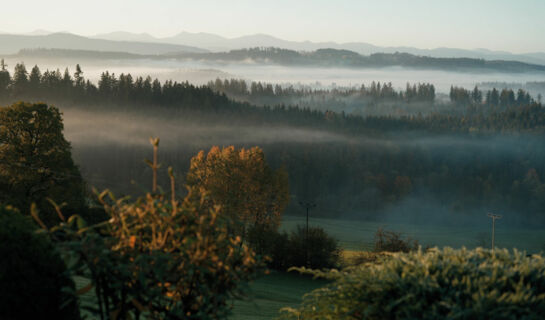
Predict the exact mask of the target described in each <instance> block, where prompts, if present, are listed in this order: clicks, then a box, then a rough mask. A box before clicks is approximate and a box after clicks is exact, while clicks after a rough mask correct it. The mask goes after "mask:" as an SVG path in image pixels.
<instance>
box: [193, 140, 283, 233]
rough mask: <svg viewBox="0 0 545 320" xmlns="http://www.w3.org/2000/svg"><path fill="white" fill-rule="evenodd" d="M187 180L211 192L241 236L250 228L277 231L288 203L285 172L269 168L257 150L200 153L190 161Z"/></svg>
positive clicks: (260, 150) (228, 148)
mask: <svg viewBox="0 0 545 320" xmlns="http://www.w3.org/2000/svg"><path fill="white" fill-rule="evenodd" d="M186 181H187V184H188V185H189V186H194V187H201V188H203V189H205V190H207V191H208V192H210V199H211V201H212V202H213V204H214V205H219V206H221V208H222V212H223V213H224V214H226V215H228V216H230V217H232V218H233V219H235V220H236V221H238V222H240V223H241V229H242V230H241V235H242V236H244V234H245V232H246V230H248V228H249V227H257V226H263V227H267V228H273V229H275V230H276V228H277V227H278V225H279V223H280V216H281V213H282V212H283V211H284V209H285V208H286V206H287V204H288V200H289V191H288V176H287V173H286V172H285V171H284V170H282V169H280V170H273V169H271V168H270V167H269V166H268V165H267V162H266V161H265V154H264V153H263V150H262V149H261V148H259V147H253V148H250V149H244V148H241V149H236V148H235V147H234V146H230V147H226V148H219V147H212V148H211V149H210V151H209V152H208V154H206V155H205V152H204V151H201V152H199V153H198V154H197V155H196V156H195V157H193V158H192V159H191V166H190V168H189V172H188V174H187V179H186Z"/></svg>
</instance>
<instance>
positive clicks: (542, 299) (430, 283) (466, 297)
mask: <svg viewBox="0 0 545 320" xmlns="http://www.w3.org/2000/svg"><path fill="white" fill-rule="evenodd" d="M314 273H315V274H318V273H316V272H314ZM318 275H321V276H324V277H328V278H330V279H335V281H334V282H333V283H331V284H330V285H327V286H326V287H325V288H322V289H318V290H315V291H313V292H312V293H311V294H308V295H306V296H305V297H304V301H303V304H302V306H301V307H300V308H299V309H289V308H288V309H285V310H284V311H285V313H284V316H285V318H287V319H542V318H543V314H545V258H544V257H543V256H540V255H533V256H530V257H528V256H526V254H524V253H521V252H518V251H514V252H513V253H510V252H509V251H507V250H496V251H495V252H492V251H490V250H485V249H481V248H478V249H475V250H467V249H465V248H463V249H460V250H454V249H451V248H445V249H443V250H438V249H432V250H429V251H428V252H426V253H424V252H423V251H421V250H418V251H416V252H411V253H396V254H393V255H392V257H389V258H387V259H384V260H383V261H381V262H380V263H377V264H367V265H364V266H360V267H355V268H351V269H348V270H347V271H345V272H342V273H341V272H330V273H319V274H318Z"/></svg>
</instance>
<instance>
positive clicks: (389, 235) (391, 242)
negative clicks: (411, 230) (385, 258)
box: [375, 228, 418, 252]
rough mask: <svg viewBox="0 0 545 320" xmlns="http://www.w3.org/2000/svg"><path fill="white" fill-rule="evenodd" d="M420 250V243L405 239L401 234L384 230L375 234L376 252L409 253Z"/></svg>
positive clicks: (380, 229) (379, 230)
mask: <svg viewBox="0 0 545 320" xmlns="http://www.w3.org/2000/svg"><path fill="white" fill-rule="evenodd" d="M416 249H418V241H416V240H412V239H411V238H407V239H403V238H402V234H401V233H400V232H394V231H387V230H384V229H382V228H379V229H378V230H377V233H375V252H384V251H387V252H409V251H412V250H416Z"/></svg>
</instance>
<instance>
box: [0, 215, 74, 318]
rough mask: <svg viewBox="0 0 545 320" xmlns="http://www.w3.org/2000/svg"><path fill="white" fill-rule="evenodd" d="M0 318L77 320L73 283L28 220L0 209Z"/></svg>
mask: <svg viewBox="0 0 545 320" xmlns="http://www.w3.org/2000/svg"><path fill="white" fill-rule="evenodd" d="M0 257H2V258H1V259H0V288H1V289H0V319H42V318H43V317H44V316H47V318H48V319H79V309H78V304H77V302H76V299H75V297H74V296H73V295H72V294H71V293H70V292H74V282H73V281H72V279H71V278H70V277H69V276H68V275H67V274H66V266H65V264H64V262H63V260H62V259H61V257H60V256H59V255H58V254H57V253H56V251H55V249H54V247H53V245H52V244H51V242H50V241H49V240H48V239H47V237H45V236H44V235H40V234H36V233H35V227H34V226H33V224H32V222H31V221H30V220H29V218H28V217H24V216H23V215H21V214H20V213H18V212H16V211H14V210H9V209H6V208H3V207H0Z"/></svg>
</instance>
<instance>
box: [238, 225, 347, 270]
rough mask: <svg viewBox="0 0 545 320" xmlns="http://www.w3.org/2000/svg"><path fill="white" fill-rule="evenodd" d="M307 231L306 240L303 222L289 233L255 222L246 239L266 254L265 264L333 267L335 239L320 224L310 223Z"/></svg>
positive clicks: (336, 250) (278, 267)
mask: <svg viewBox="0 0 545 320" xmlns="http://www.w3.org/2000/svg"><path fill="white" fill-rule="evenodd" d="M308 231H309V232H308V240H307V235H306V227H305V226H303V225H298V226H297V228H296V230H295V231H293V232H292V233H290V234H289V235H288V234H287V233H286V232H282V233H280V232H278V231H276V230H275V229H273V228H265V227H263V226H256V227H253V228H251V229H250V230H249V231H248V236H247V240H248V243H249V244H250V246H251V247H252V249H254V250H255V252H256V253H258V254H260V255H261V256H266V257H267V258H268V259H267V260H268V266H269V267H270V268H272V269H276V270H279V271H286V270H287V269H288V268H289V267H294V266H295V267H302V266H306V267H310V268H313V269H323V268H334V267H336V266H337V265H338V262H339V258H340V249H339V248H338V246H337V240H335V239H334V238H332V237H330V236H329V235H328V234H327V233H326V232H325V230H324V229H322V228H319V227H310V228H309V230H308ZM307 249H308V257H307Z"/></svg>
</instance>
